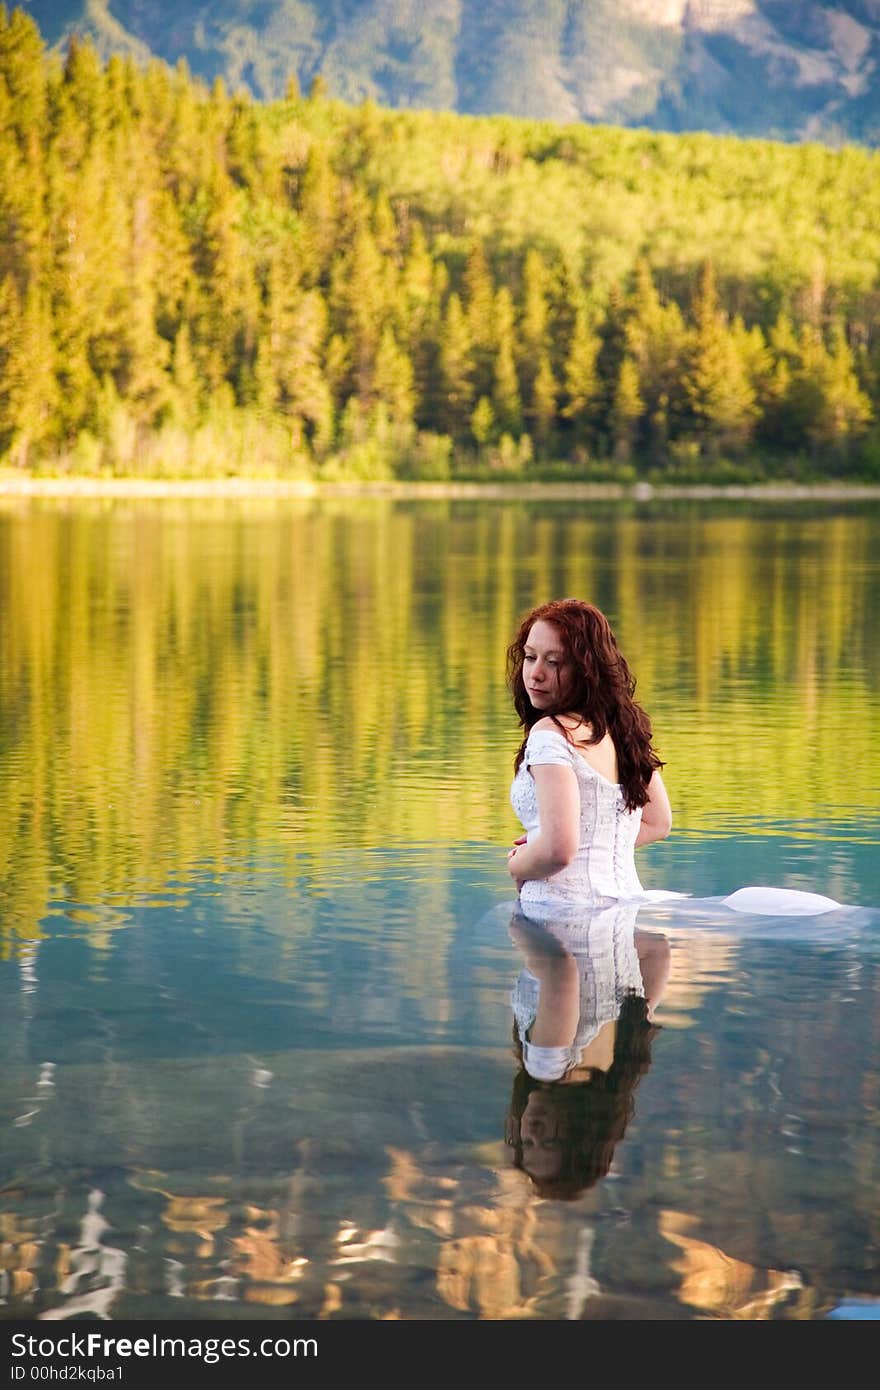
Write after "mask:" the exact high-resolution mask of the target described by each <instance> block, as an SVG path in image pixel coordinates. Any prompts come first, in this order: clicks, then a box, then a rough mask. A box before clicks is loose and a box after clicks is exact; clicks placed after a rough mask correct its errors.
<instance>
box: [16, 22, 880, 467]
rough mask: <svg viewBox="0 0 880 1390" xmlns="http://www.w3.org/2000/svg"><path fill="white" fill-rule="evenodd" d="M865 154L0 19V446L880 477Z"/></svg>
mask: <svg viewBox="0 0 880 1390" xmlns="http://www.w3.org/2000/svg"><path fill="white" fill-rule="evenodd" d="M878 264H880V154H877V153H875V152H874V151H872V150H869V149H866V148H861V147H858V146H847V147H844V148H842V149H836V150H835V149H831V148H827V147H824V146H822V145H819V144H801V145H785V144H782V143H776V142H772V141H761V140H741V139H736V138H733V137H721V136H713V135H706V134H699V133H698V134H676V135H672V134H664V133H658V132H652V131H646V130H631V129H618V128H613V127H602V126H587V125H581V124H574V123H573V124H567V125H563V124H554V123H551V122H546V121H530V120H525V119H519V118H513V117H502V116H476V117H471V116H460V115H454V114H449V113H444V112H433V111H391V110H385V109H382V108H380V107H378V106H376V105H375V104H374V103H373V102H372V101H364V102H362V103H361V104H359V105H356V106H353V105H346V104H344V103H342V102H339V101H337V100H333V99H331V98H330V97H329V95H328V91H327V87H326V83H324V82H323V80H322V79H321V77H320V75H319V76H317V77H316V78H315V79H314V80H313V81H312V83H311V85H310V87H309V90H308V92H307V93H303V92H301V91H300V90H299V86H298V83H297V81H296V78H295V77H293V76H292V77H291V79H290V82H289V84H288V89H287V94H286V96H285V98H284V99H283V100H280V101H274V102H270V103H266V104H263V103H260V102H257V101H255V100H254V99H253V98H252V97H251V96H250V95H249V94H247V93H246V92H244V91H236V92H230V91H228V90H227V89H226V87H225V86H224V84H223V83H222V81H220V80H218V81H216V82H215V83H214V85H213V86H212V87H211V88H210V89H209V88H208V87H207V86H205V85H204V84H203V83H202V82H201V81H199V80H197V79H195V78H194V77H193V76H192V74H191V73H190V72H189V70H188V69H187V67H186V65H185V63H182V62H181V63H180V64H178V66H177V67H176V68H174V69H172V68H170V67H168V66H167V65H166V64H163V63H161V62H159V61H152V62H149V63H147V64H146V65H143V66H140V65H138V64H137V63H136V62H135V61H134V60H133V59H132V58H130V57H125V56H119V55H115V56H112V57H110V58H109V59H108V60H107V61H106V62H102V61H101V59H100V57H99V56H98V53H97V52H96V50H95V49H94V47H93V46H92V45H91V44H90V43H89V42H86V41H81V40H76V39H73V40H72V41H71V42H70V44H69V47H68V49H67V51H66V53H65V54H64V56H63V57H60V58H59V57H56V56H53V55H51V54H50V53H49V52H48V50H47V48H46V45H45V43H44V41H43V39H42V37H41V35H40V32H39V30H38V29H37V27H36V25H35V24H34V22H33V20H32V19H31V18H30V17H29V16H27V15H26V14H25V13H24V12H23V11H22V10H20V9H15V10H11V11H10V10H8V9H7V8H6V7H3V6H0V464H2V465H3V466H4V467H5V468H7V469H14V470H19V471H26V472H28V473H50V474H59V473H64V474H71V475H87V476H98V477H100V476H139V477H166V478H179V477H199V478H201V477H225V476H244V477H256V476H271V477H282V478H304V479H317V480H346V479H353V480H372V479H375V480H383V479H396V478H400V479H432V480H444V479H468V478H493V479H494V478H499V479H503V478H511V479H524V478H533V479H541V478H554V479H566V480H567V479H572V480H574V479H577V480H581V479H618V480H629V479H637V478H639V479H640V478H646V479H650V480H659V481H663V480H670V481H674V480H720V481H750V480H756V479H763V478H776V477H779V478H797V479H817V478H840V479H859V478H861V479H865V478H868V479H870V478H874V479H876V478H878V477H880V431H878V424H877V418H878V400H880V336H878V328H877V321H878V312H877V311H878V306H880V286H878V275H877V271H878Z"/></svg>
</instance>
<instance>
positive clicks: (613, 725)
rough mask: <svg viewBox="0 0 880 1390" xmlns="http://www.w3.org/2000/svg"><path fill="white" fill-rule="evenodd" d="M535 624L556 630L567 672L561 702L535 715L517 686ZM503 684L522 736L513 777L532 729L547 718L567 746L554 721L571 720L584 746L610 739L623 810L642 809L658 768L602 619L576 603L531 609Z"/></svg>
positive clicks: (631, 684)
mask: <svg viewBox="0 0 880 1390" xmlns="http://www.w3.org/2000/svg"><path fill="white" fill-rule="evenodd" d="M539 621H544V622H546V623H552V625H553V626H554V627H555V628H556V629H557V630H558V632H559V634H560V637H561V639H562V645H563V647H564V649H565V653H566V657H567V659H568V661H569V663H570V666H571V672H570V679H569V684H568V686H567V688H566V690H565V699H564V702H563V705H561V706H560V707H559V708H557V709H545V710H537V709H535V707H534V705H533V704H532V702H531V700H530V699H529V697H528V695H527V694H526V687H525V682H524V681H523V661H524V659H525V647H526V642H527V640H528V636H529V632H530V631H531V629H532V626H533V624H534V623H536V622H539ZM507 683H508V685H509V687H510V691H511V694H512V695H513V703H514V707H515V709H516V712H517V714H518V715H519V722H520V724H521V726H522V728H523V729H524V730H525V733H524V735H523V741H522V743H521V744H520V746H519V749H518V751H517V754H516V759H515V762H514V768H515V770H516V771H519V768H520V765H521V764H522V760H523V755H524V753H525V747H526V741H527V739H528V736H529V732H530V730H531V727H532V725H533V724H536V723H537V721H538V720H539V719H541V718H543V717H544V715H549V716H550V718H551V719H553V721H554V723H556V724H558V726H559V731H560V733H561V734H563V736H564V737H565V738H566V739H567V740H568V742H569V743H571V742H572V740H571V738H570V737H569V732H568V730H567V729H566V728H565V727H564V725H563V724H562V723H561V721H560V718H559V716H560V715H562V714H576V715H579V716H580V718H581V719H583V720H584V721H585V722H586V723H588V724H589V725H590V727H591V729H592V735H591V737H590V738H589V739H588V740H587V742H588V743H591V744H593V743H599V742H600V741H601V740H602V739H603V738H604V737H605V735H606V733H609V734H610V735H611V737H612V739H613V741H614V747H615V749H616V750H617V768H618V774H617V775H618V778H619V780H620V785H621V788H622V790H623V795H624V801H625V803H626V806H627V809H628V810H630V811H634V810H636V808H637V807H639V806H644V805H645V803H646V802H647V800H648V783H649V782H650V780H651V777H652V776H653V774H654V772H655V771H656V770H657V769H658V768H661V767H663V762H662V760H661V759H660V758H658V756H657V754H656V753H655V752H654V749H653V747H652V744H651V721H650V719H649V718H648V716H647V714H646V713H645V711H644V710H643V709H642V707H641V705H639V704H638V703H637V702H636V700H635V698H634V695H635V688H636V682H635V678H634V676H633V675H632V674H631V672H630V669H629V667H628V666H627V664H626V660H625V659H624V656H623V653H622V652H621V650H620V648H619V647H618V645H617V639H616V637H615V636H614V633H613V632H612V630H611V624H610V623H609V622H608V619H607V618H606V617H605V614H604V613H602V612H600V610H599V609H598V608H595V607H594V606H593V605H592V604H591V603H585V602H583V600H582V599H577V598H563V599H553V600H552V601H551V602H550V603H542V604H540V606H539V607H537V608H533V609H532V611H531V612H530V613H527V614H526V616H525V617H524V618H523V620H522V622H521V623H520V625H519V630H518V631H517V634H516V636H515V637H514V639H513V641H512V642H511V644H510V646H509V647H508V649H507ZM563 706H564V707H563Z"/></svg>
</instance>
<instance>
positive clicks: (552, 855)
mask: <svg viewBox="0 0 880 1390" xmlns="http://www.w3.org/2000/svg"><path fill="white" fill-rule="evenodd" d="M532 776H533V777H534V779H535V790H536V792H537V794H538V823H539V825H540V827H541V829H540V831H539V833H538V834H537V835H536V836H535V837H534V839H533V840H530V841H529V842H528V844H515V845H514V846H513V849H512V850H511V851H510V853H509V854H508V856H507V868H508V872H509V873H510V876H511V878H513V879H516V883H517V887H519V885H520V884H521V883H524V882H525V881H526V879H529V878H549V877H550V875H551V874H557V873H559V870H560V869H564V868H565V866H566V864H570V863H571V861H572V859H574V857H575V855H576V854H577V849H578V838H579V834H580V814H581V800H580V792H579V790H578V784H577V777H576V776H575V774H574V768H571V767H564V766H563V765H562V764H561V763H543V764H542V763H539V764H537V765H535V766H534V767H533V768H532Z"/></svg>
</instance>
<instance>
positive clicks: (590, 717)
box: [507, 598, 851, 922]
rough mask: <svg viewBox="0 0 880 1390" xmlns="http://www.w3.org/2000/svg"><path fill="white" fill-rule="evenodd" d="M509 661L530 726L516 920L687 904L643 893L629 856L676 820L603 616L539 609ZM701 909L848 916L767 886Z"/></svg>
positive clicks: (512, 865) (513, 856)
mask: <svg viewBox="0 0 880 1390" xmlns="http://www.w3.org/2000/svg"><path fill="white" fill-rule="evenodd" d="M507 656H508V680H509V684H510V688H511V691H512V694H513V702H514V705H515V707H516V711H517V714H518V715H519V718H520V723H521V724H522V726H523V728H524V729H525V737H524V738H523V741H522V744H521V745H520V748H519V751H518V753H517V756H516V764H515V772H516V775H515V776H514V779H513V785H512V787H511V792H510V798H511V802H512V804H513V808H514V810H515V811H516V813H517V815H518V816H519V818H520V820H521V821H522V824H523V826H524V828H525V831H526V833H525V835H524V836H521V837H520V838H519V839H518V840H516V841H515V842H514V845H513V848H512V849H511V850H510V852H509V854H508V870H509V872H510V875H511V877H512V878H513V880H514V882H515V883H516V885H517V888H518V890H519V904H520V909H521V911H522V912H523V913H525V915H526V916H528V917H530V918H532V919H533V920H541V919H546V918H548V917H553V918H554V919H555V920H556V921H557V922H560V921H563V920H564V919H565V918H566V917H567V916H569V915H570V914H572V913H574V914H575V915H576V914H577V913H578V912H579V911H582V910H583V909H585V908H587V909H591V908H594V907H596V906H601V905H602V904H603V903H607V902H609V901H620V900H633V899H640V900H642V901H644V900H646V899H650V900H651V901H665V900H667V899H673V898H674V899H682V898H686V897H687V895H686V894H681V893H667V892H662V891H648V892H646V891H645V890H644V889H643V888H642V885H641V883H640V882H639V878H638V874H637V873H636V866H635V856H634V850H635V849H636V848H637V847H638V846H639V845H647V844H650V843H651V842H652V841H654V840H662V839H664V838H665V837H666V836H667V835H668V834H669V831H670V828H671V826H672V812H671V810H670V806H669V797H668V796H667V794H666V788H665V787H664V785H663V781H662V778H661V776H660V768H661V767H662V766H663V764H662V762H661V760H660V758H658V756H657V754H656V752H655V751H654V748H653V745H652V742H651V723H650V720H649V719H648V716H647V715H646V714H645V711H644V710H643V709H642V708H641V706H640V705H639V704H637V702H636V700H635V698H634V691H635V681H634V679H633V677H632V675H631V674H630V670H629V667H628V666H627V664H626V661H625V660H624V657H623V654H622V653H621V651H620V648H619V647H618V645H617V641H616V639H615V636H614V633H613V632H612V631H611V627H610V626H609V623H608V619H607V618H606V617H605V616H604V614H602V613H600V612H599V609H598V608H594V607H593V605H592V604H590V603H584V602H582V601H581V600H580V599H573V598H568V599H557V600H555V601H553V602H551V603H544V604H541V606H540V607H538V608H534V609H532V611H531V613H529V614H528V615H527V616H526V617H525V618H524V619H523V621H522V623H521V624H520V628H519V631H518V632H517V634H516V637H515V638H514V640H513V642H512V643H511V645H510V648H509V649H508V654H507ZM706 904H709V905H711V906H713V907H717V906H718V905H720V906H722V907H724V908H725V909H727V908H730V909H732V910H734V911H735V912H737V913H744V914H747V915H751V916H763V917H766V916H771V917H808V916H816V915H820V914H824V913H828V912H833V911H835V910H842V911H844V912H849V911H851V909H846V908H843V909H841V904H840V903H838V902H836V901H835V900H834V899H833V898H827V897H824V896H823V895H822V894H819V893H808V892H803V891H802V890H800V889H789V888H768V887H763V886H750V887H747V888H739V889H737V890H736V891H735V892H733V893H730V894H728V896H727V897H724V898H716V899H705V900H703V905H704V906H705V905H706ZM699 906H700V903H699V900H694V899H691V900H690V907H691V908H692V909H697V908H698V907H699Z"/></svg>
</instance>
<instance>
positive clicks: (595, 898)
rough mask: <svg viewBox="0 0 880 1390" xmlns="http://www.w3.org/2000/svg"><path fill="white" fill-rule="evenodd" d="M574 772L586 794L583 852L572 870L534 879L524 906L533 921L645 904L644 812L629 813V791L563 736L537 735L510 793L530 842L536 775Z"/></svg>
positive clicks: (535, 823) (535, 822)
mask: <svg viewBox="0 0 880 1390" xmlns="http://www.w3.org/2000/svg"><path fill="white" fill-rule="evenodd" d="M547 763H552V764H558V765H560V766H562V767H570V768H571V769H572V770H573V772H574V774H575V777H576V778H577V782H578V791H579V792H580V803H581V809H580V835H579V841H578V851H577V854H576V855H575V857H574V859H573V860H572V861H571V863H570V864H567V865H566V866H565V868H564V869H560V871H559V873H556V874H551V875H550V877H549V878H536V879H528V880H527V881H526V882H525V883H524V884H523V886H522V891H521V892H520V904H521V906H522V910H523V912H525V913H526V914H527V915H528V916H532V915H533V911H534V913H535V914H537V915H541V916H542V915H543V910H544V909H547V911H548V912H549V913H552V914H553V915H555V916H558V914H559V912H560V911H563V912H565V910H566V909H574V910H578V909H580V910H583V909H584V908H590V907H596V906H600V905H601V904H602V903H607V902H610V901H614V900H618V899H643V898H645V897H646V896H647V895H646V893H645V890H644V889H643V888H642V885H641V883H640V882H639V876H638V874H637V873H636V865H635V845H636V836H637V835H638V833H639V826H640V824H641V820H642V812H641V808H639V809H638V810H637V811H628V810H627V808H626V806H625V804H624V798H623V790H622V788H621V787H620V786H619V785H618V783H616V782H609V781H608V779H607V777H603V776H602V774H601V773H600V772H597V771H596V769H595V768H593V767H591V766H590V764H589V763H588V762H587V761H586V759H585V758H583V757H582V756H581V754H580V753H578V752H577V750H576V749H575V748H573V747H572V745H571V744H570V743H569V742H568V740H567V739H566V738H565V737H564V735H562V734H558V733H555V732H554V731H552V730H549V729H533V730H532V732H531V733H530V734H529V737H528V741H527V743H526V748H525V754H524V756H523V760H522V763H521V764H520V767H519V770H518V772H517V774H516V776H515V777H514V779H513V785H512V786H511V789H510V800H511V804H512V806H513V809H514V811H515V812H516V814H517V816H518V817H519V819H520V821H521V822H522V826H523V829H524V830H525V832H526V837H527V839H529V840H531V839H533V838H534V837H535V836H536V835H537V834H538V832H539V830H540V828H541V827H540V822H539V819H538V795H537V790H536V787H535V779H534V777H533V776H532V774H531V771H530V769H531V768H533V767H537V766H539V765H540V766H543V765H544V764H547Z"/></svg>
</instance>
